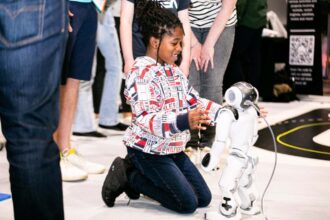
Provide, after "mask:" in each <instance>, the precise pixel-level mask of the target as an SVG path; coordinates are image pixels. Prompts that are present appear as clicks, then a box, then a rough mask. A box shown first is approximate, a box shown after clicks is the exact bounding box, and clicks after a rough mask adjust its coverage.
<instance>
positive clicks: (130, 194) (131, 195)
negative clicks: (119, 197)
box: [124, 155, 140, 200]
mask: <svg viewBox="0 0 330 220" xmlns="http://www.w3.org/2000/svg"><path fill="white" fill-rule="evenodd" d="M124 160H125V165H126V167H127V172H126V173H128V172H131V171H132V170H133V169H134V167H133V164H132V162H131V160H130V158H129V156H128V155H126V157H125V159H124ZM124 191H125V194H126V195H127V196H128V198H130V199H133V200H136V199H139V198H140V193H138V192H136V191H135V190H134V189H132V188H131V187H130V185H129V183H128V181H127V184H126V186H125V190H124Z"/></svg>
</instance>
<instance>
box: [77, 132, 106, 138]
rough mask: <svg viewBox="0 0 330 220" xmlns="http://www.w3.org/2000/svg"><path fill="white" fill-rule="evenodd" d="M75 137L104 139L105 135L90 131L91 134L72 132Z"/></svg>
mask: <svg viewBox="0 0 330 220" xmlns="http://www.w3.org/2000/svg"><path fill="white" fill-rule="evenodd" d="M72 134H73V135H75V136H84V137H94V138H105V137H107V136H106V135H104V134H102V133H100V132H98V131H91V132H73V133H72Z"/></svg>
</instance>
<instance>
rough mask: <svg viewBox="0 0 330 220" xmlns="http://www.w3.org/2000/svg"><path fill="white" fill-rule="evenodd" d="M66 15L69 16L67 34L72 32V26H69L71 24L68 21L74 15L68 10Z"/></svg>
mask: <svg viewBox="0 0 330 220" xmlns="http://www.w3.org/2000/svg"><path fill="white" fill-rule="evenodd" d="M68 15H69V24H68V31H69V32H72V31H73V29H72V26H71V24H70V22H71V19H70V18H71V17H73V16H74V14H73V13H72V12H71V11H70V10H69V11H68Z"/></svg>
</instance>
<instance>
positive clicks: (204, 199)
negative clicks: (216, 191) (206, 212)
mask: <svg viewBox="0 0 330 220" xmlns="http://www.w3.org/2000/svg"><path fill="white" fill-rule="evenodd" d="M211 200H212V194H211V192H210V191H208V192H207V193H204V195H202V196H201V197H200V198H199V199H198V207H206V206H208V205H209V204H210V203H211Z"/></svg>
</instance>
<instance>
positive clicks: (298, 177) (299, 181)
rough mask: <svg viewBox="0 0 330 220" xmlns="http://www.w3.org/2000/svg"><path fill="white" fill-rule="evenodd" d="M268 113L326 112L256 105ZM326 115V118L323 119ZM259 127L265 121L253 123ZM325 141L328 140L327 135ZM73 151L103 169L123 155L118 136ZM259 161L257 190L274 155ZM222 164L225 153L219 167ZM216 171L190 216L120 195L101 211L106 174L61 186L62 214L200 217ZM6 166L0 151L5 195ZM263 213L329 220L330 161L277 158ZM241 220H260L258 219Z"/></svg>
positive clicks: (0, 212) (0, 205)
mask: <svg viewBox="0 0 330 220" xmlns="http://www.w3.org/2000/svg"><path fill="white" fill-rule="evenodd" d="M261 105H263V106H265V107H267V108H268V110H269V116H268V121H269V122H270V123H271V124H272V123H275V122H278V121H280V120H284V119H288V118H291V117H294V116H296V115H298V114H302V113H304V112H307V111H309V110H312V109H315V108H330V102H329V101H328V100H325V101H322V102H315V101H313V100H311V99H309V100H308V101H300V102H291V103H261ZM329 117H330V116H329ZM259 126H260V128H262V127H265V126H266V125H265V123H263V122H261V123H260V124H259ZM329 143H330V137H329ZM74 146H76V147H77V148H78V150H79V152H80V153H81V154H82V155H84V156H85V157H86V158H88V159H90V160H92V161H95V162H99V163H102V164H104V165H106V166H107V167H109V165H110V164H111V162H112V160H113V159H114V158H115V157H116V156H124V154H125V148H124V146H123V144H122V142H121V136H120V135H117V136H110V137H108V138H107V139H105V140H85V141H82V140H80V141H74ZM256 151H257V153H258V155H259V158H260V164H259V167H258V170H257V185H258V188H259V191H260V194H261V193H262V192H263V190H264V188H265V186H266V183H267V181H268V179H269V177H270V174H271V171H272V168H273V165H274V153H273V152H270V151H265V150H262V149H258V148H256ZM224 161H225V155H224V156H223V159H222V164H223V163H224ZM220 173H221V170H220V171H216V172H211V173H203V175H204V177H205V178H206V180H207V183H208V184H209V186H210V188H211V191H212V193H213V200H212V203H211V205H210V206H209V207H207V208H204V209H199V210H197V211H196V212H195V213H194V214H192V215H179V214H176V213H174V212H171V211H169V210H167V209H165V208H163V207H161V206H160V205H159V204H157V203H156V202H153V201H151V200H149V199H147V198H142V199H140V200H137V201H132V202H131V203H130V204H129V205H127V202H128V199H127V198H126V197H125V196H124V195H121V196H120V197H119V198H118V199H117V200H116V205H115V207H113V208H107V207H106V206H105V205H104V203H103V201H102V199H101V196H100V191H101V186H102V183H103V180H104V178H105V175H106V174H102V175H90V176H89V177H88V179H87V180H86V181H83V182H78V183H63V190H64V204H65V215H66V219H68V220H77V219H79V220H105V219H111V220H116V219H123V220H126V219H127V220H129V219H134V220H149V219H150V220H155V219H157V220H172V219H200V220H201V219H203V216H204V213H205V212H208V211H215V210H216V209H217V206H218V203H219V198H220V191H219V189H218V186H217V183H218V180H219V177H220ZM8 179H9V175H8V163H7V160H6V155H5V151H4V150H3V151H1V152H0V192H2V193H10V186H9V181H8ZM264 211H265V214H266V216H267V217H268V219H271V220H277V219H278V220H296V219H297V220H314V219H318V220H329V219H330V162H329V161H322V160H316V159H307V158H300V157H295V156H288V155H283V154H278V165H277V169H276V173H275V176H274V179H273V181H272V183H271V185H270V187H269V190H268V191H267V193H266V196H265V199H264ZM9 219H13V211H12V201H11V200H6V201H3V202H0V220H9ZM244 219H263V216H262V215H259V216H254V217H244Z"/></svg>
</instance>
